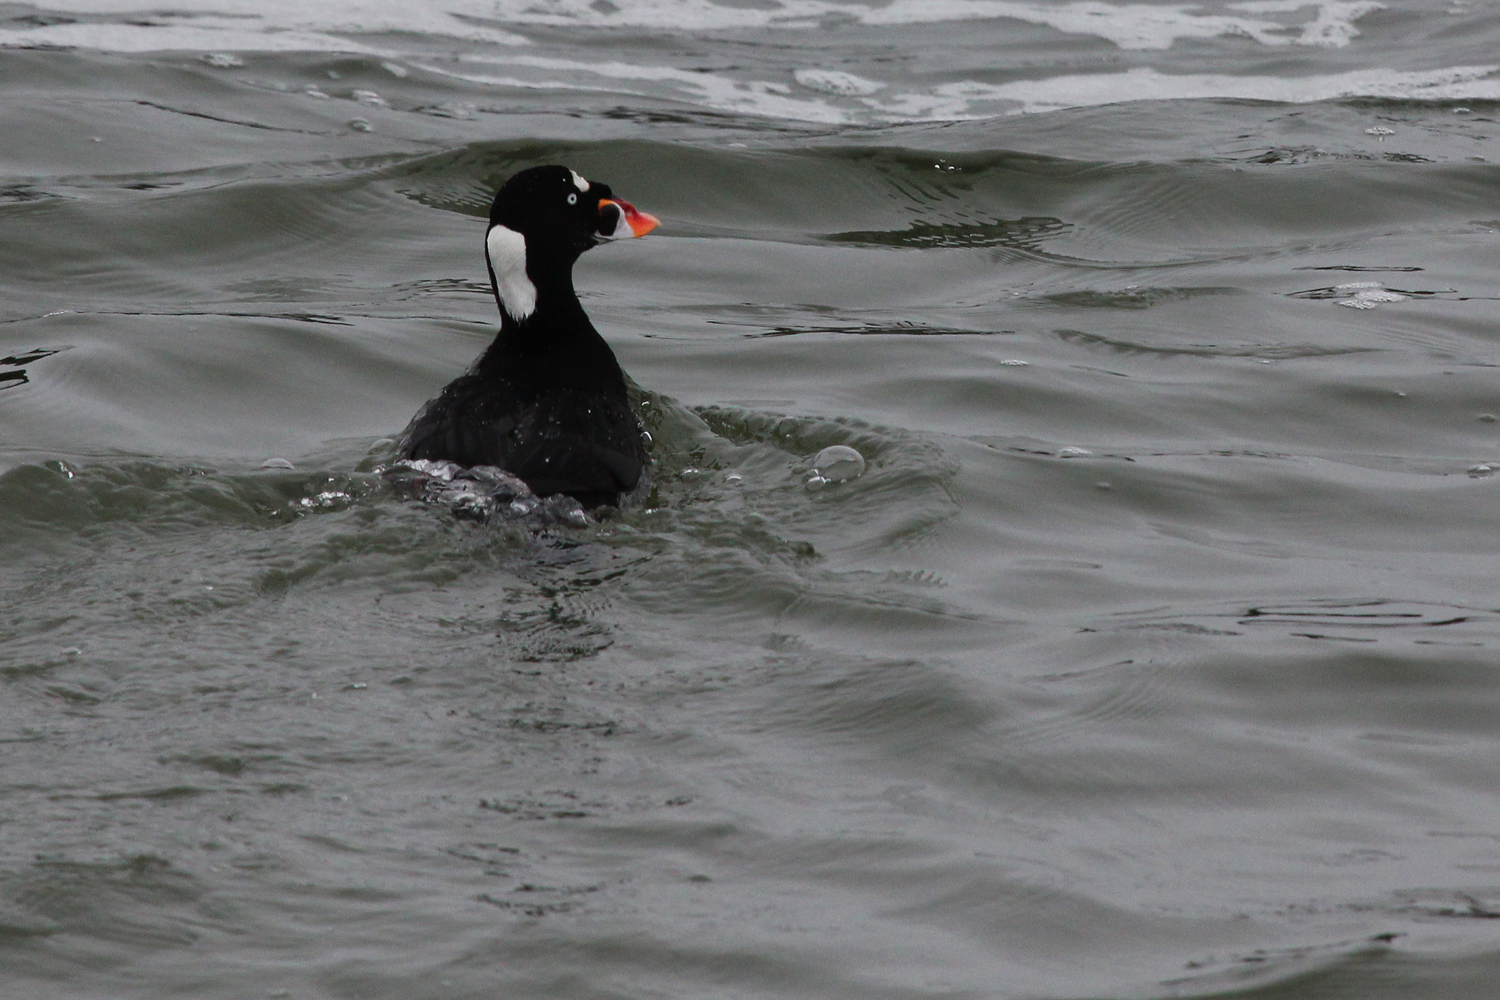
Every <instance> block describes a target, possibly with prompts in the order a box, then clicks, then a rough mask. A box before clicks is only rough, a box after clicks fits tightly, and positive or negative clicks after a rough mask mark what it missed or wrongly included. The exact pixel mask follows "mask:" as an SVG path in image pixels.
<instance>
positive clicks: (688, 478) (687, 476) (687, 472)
mask: <svg viewBox="0 0 1500 1000" xmlns="http://www.w3.org/2000/svg"><path fill="white" fill-rule="evenodd" d="M677 478H678V479H681V480H682V481H683V482H685V483H696V482H697V481H698V480H700V479H702V478H703V470H702V469H692V468H688V469H683V470H682V471H681V472H679V473H677Z"/></svg>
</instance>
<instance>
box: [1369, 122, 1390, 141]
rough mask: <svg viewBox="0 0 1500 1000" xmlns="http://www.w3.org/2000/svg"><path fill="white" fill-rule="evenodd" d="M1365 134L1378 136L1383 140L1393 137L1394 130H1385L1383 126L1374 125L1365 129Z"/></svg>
mask: <svg viewBox="0 0 1500 1000" xmlns="http://www.w3.org/2000/svg"><path fill="white" fill-rule="evenodd" d="M1365 134H1366V135H1378V136H1380V137H1381V138H1382V139H1383V138H1385V137H1386V136H1388V135H1395V134H1396V130H1395V129H1393V128H1386V127H1385V126H1384V125H1376V126H1375V127H1374V128H1367V129H1365Z"/></svg>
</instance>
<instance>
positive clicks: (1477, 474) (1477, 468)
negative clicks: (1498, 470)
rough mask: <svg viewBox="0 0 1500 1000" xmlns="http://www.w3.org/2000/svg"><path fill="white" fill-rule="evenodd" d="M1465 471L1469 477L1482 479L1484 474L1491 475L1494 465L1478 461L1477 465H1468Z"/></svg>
mask: <svg viewBox="0 0 1500 1000" xmlns="http://www.w3.org/2000/svg"><path fill="white" fill-rule="evenodd" d="M1466 471H1467V472H1468V473H1469V478H1470V479H1483V478H1484V477H1485V476H1488V475H1491V474H1492V473H1493V472H1494V471H1495V467H1494V466H1493V465H1488V464H1486V463H1484V462H1480V463H1479V464H1478V465H1471V466H1469V468H1468V469H1467V470H1466Z"/></svg>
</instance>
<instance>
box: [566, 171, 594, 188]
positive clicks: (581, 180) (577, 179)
mask: <svg viewBox="0 0 1500 1000" xmlns="http://www.w3.org/2000/svg"><path fill="white" fill-rule="evenodd" d="M568 173H570V174H572V175H573V186H574V187H576V188H577V189H578V190H580V191H587V190H588V189H589V182H588V180H587V179H586V178H585V177H584V176H583V175H582V174H580V173H579V172H578V171H576V170H569V171H568Z"/></svg>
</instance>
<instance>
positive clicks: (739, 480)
mask: <svg viewBox="0 0 1500 1000" xmlns="http://www.w3.org/2000/svg"><path fill="white" fill-rule="evenodd" d="M724 482H726V483H728V484H729V485H730V486H743V485H744V483H745V477H744V476H742V475H740V474H739V473H738V472H731V473H729V474H728V475H727V476H725V477H724Z"/></svg>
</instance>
